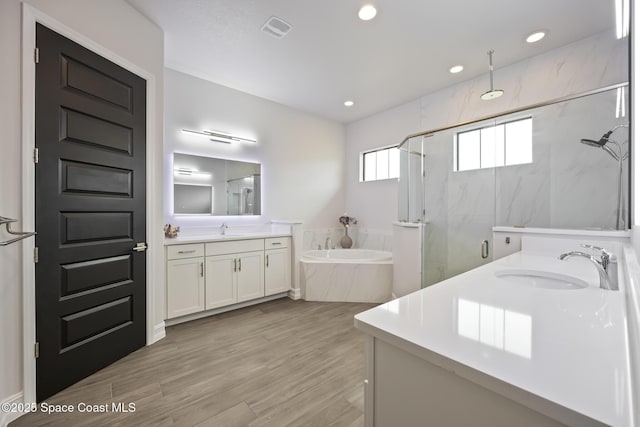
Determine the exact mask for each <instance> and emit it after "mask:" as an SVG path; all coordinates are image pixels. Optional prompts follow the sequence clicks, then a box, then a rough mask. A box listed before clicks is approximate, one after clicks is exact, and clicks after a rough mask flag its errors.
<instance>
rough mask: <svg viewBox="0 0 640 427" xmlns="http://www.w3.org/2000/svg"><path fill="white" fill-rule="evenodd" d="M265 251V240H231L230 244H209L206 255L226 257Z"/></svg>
mask: <svg viewBox="0 0 640 427" xmlns="http://www.w3.org/2000/svg"><path fill="white" fill-rule="evenodd" d="M263 250H264V239H250V240H230V241H228V242H212V243H207V248H206V251H205V252H206V254H207V256H211V255H225V254H235V253H240V252H253V251H263Z"/></svg>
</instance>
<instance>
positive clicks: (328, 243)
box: [324, 236, 333, 250]
mask: <svg viewBox="0 0 640 427" xmlns="http://www.w3.org/2000/svg"><path fill="white" fill-rule="evenodd" d="M332 247H333V241H332V240H331V237H328V236H327V238H326V239H325V241H324V248H325V249H326V250H329V249H331V248H332Z"/></svg>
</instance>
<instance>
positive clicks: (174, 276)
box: [167, 258, 204, 319]
mask: <svg viewBox="0 0 640 427" xmlns="http://www.w3.org/2000/svg"><path fill="white" fill-rule="evenodd" d="M202 310H204V258H187V259H176V260H170V261H167V318H169V319H171V318H174V317H179V316H184V315H185V314H191V313H196V312H198V311H202Z"/></svg>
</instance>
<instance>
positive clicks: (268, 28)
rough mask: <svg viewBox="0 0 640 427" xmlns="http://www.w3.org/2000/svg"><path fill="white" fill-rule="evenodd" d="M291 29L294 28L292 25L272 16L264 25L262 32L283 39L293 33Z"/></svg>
mask: <svg viewBox="0 0 640 427" xmlns="http://www.w3.org/2000/svg"><path fill="white" fill-rule="evenodd" d="M291 28H293V27H292V26H291V24H288V23H286V22H284V21H283V20H282V19H280V18H278V17H277V16H272V17H271V18H269V19H267V22H265V23H264V25H263V26H262V31H264V32H265V33H267V34H269V35H272V36H273V37H276V38H278V39H281V38H283V37H284V36H286V35H287V34H288V33H289V31H291Z"/></svg>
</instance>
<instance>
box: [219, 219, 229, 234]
mask: <svg viewBox="0 0 640 427" xmlns="http://www.w3.org/2000/svg"><path fill="white" fill-rule="evenodd" d="M227 228H229V226H228V225H227V223H226V222H223V223H222V225H221V226H220V234H222V235H223V236H224V235H225V233H226V232H227Z"/></svg>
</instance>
